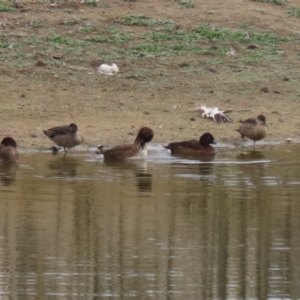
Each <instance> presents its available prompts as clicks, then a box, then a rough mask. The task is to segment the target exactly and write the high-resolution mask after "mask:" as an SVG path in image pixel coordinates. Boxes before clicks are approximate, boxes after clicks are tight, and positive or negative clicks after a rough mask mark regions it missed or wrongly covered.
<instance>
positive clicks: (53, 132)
mask: <svg viewBox="0 0 300 300" xmlns="http://www.w3.org/2000/svg"><path fill="white" fill-rule="evenodd" d="M43 132H44V134H45V135H46V136H48V137H49V138H53V137H55V136H57V135H65V134H69V133H70V127H69V125H63V126H58V127H53V128H50V129H47V130H43Z"/></svg>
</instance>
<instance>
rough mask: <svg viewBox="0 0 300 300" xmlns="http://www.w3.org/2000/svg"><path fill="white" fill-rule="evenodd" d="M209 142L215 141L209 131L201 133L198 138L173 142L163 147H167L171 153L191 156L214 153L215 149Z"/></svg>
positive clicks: (213, 142) (214, 142)
mask: <svg viewBox="0 0 300 300" xmlns="http://www.w3.org/2000/svg"><path fill="white" fill-rule="evenodd" d="M211 144H216V141H215V139H214V137H213V135H212V134H211V133H209V132H206V133H204V134H202V135H201V137H200V139H199V140H189V141H183V142H174V143H170V144H169V145H168V146H164V148H165V149H169V150H170V151H171V153H172V154H182V155H191V156H197V155H214V154H216V153H217V151H216V149H215V148H214V147H213V146H211Z"/></svg>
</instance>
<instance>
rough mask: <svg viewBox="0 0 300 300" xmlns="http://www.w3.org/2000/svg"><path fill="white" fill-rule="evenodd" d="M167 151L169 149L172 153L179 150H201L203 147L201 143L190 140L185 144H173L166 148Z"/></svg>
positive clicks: (184, 142)
mask: <svg viewBox="0 0 300 300" xmlns="http://www.w3.org/2000/svg"><path fill="white" fill-rule="evenodd" d="M164 148H165V149H169V150H171V151H174V150H176V149H179V148H189V149H195V150H196V149H200V148H201V146H200V144H199V141H197V140H189V141H183V142H173V143H170V144H169V145H167V146H164Z"/></svg>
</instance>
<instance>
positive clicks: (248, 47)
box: [247, 44, 258, 50]
mask: <svg viewBox="0 0 300 300" xmlns="http://www.w3.org/2000/svg"><path fill="white" fill-rule="evenodd" d="M257 48H258V45H255V44H250V45H248V46H247V49H251V50H254V49H257Z"/></svg>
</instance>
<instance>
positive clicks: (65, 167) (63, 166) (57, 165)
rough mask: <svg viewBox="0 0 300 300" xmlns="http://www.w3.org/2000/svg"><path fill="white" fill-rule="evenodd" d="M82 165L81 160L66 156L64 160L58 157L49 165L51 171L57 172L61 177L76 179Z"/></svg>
mask: <svg viewBox="0 0 300 300" xmlns="http://www.w3.org/2000/svg"><path fill="white" fill-rule="evenodd" d="M80 165H81V161H80V159H76V158H74V157H68V156H64V157H63V158H61V157H57V159H55V160H51V161H49V162H48V163H47V166H48V168H49V169H50V170H52V171H56V172H57V174H58V175H59V176H69V177H75V176H76V175H77V170H78V168H79V167H80Z"/></svg>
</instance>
